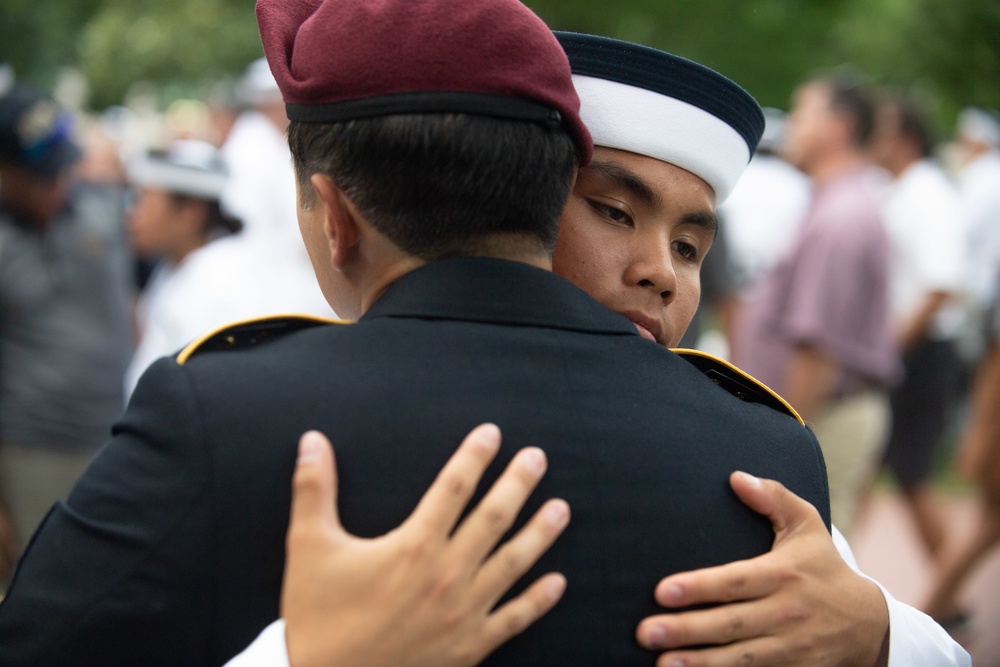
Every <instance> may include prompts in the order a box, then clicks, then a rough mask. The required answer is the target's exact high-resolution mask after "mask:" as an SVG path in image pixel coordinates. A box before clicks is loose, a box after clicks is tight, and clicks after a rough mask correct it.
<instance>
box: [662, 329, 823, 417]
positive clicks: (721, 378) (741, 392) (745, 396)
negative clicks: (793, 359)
mask: <svg viewBox="0 0 1000 667" xmlns="http://www.w3.org/2000/svg"><path fill="white" fill-rule="evenodd" d="M670 351H671V352H673V353H675V354H677V355H678V356H679V357H681V358H682V359H684V360H685V361H687V362H688V363H690V364H691V365H692V366H694V367H695V368H697V369H698V370H700V371H701V372H702V373H704V374H705V375H706V376H707V377H708V379H710V380H711V381H712V382H714V383H715V384H717V385H719V386H720V387H722V388H723V389H725V390H726V391H728V392H729V393H730V394H732V395H733V396H736V397H737V398H739V399H740V400H741V401H748V402H750V403H761V404H763V405H766V406H767V407H769V408H772V409H774V410H777V411H778V412H782V413H784V414H786V415H789V416H790V417H794V418H795V419H797V420H798V422H799V423H800V424H802V425H803V426H805V422H804V421H802V417H800V416H799V413H798V412H796V411H795V408H793V407H792V406H791V405H789V404H788V401H786V400H785V399H783V398H782V397H781V396H779V395H778V394H777V393H775V392H773V391H771V389H769V388H768V387H767V386H766V385H764V384H763V383H761V382H758V381H757V380H755V379H754V378H753V377H751V376H750V375H748V374H747V373H744V372H743V371H741V370H740V369H739V368H737V367H736V366H733V365H732V364H731V363H729V362H728V361H726V360H725V359H720V358H718V357H716V356H714V355H711V354H708V353H706V352H702V351H700V350H686V349H681V348H677V349H672V350H670Z"/></svg>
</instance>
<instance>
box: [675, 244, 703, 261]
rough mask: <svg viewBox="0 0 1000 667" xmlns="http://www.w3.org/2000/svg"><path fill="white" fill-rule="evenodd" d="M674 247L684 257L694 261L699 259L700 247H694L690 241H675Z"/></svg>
mask: <svg viewBox="0 0 1000 667" xmlns="http://www.w3.org/2000/svg"><path fill="white" fill-rule="evenodd" d="M674 249H675V250H676V251H677V254H679V255H680V256H681V257H683V258H684V259H687V260H690V261H692V262H696V261H698V248H696V247H694V246H693V245H691V244H690V243H684V242H683V241H675V242H674Z"/></svg>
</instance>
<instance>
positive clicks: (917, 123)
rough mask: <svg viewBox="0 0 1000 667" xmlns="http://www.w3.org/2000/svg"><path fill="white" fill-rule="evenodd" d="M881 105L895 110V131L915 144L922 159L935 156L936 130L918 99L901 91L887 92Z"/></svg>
mask: <svg viewBox="0 0 1000 667" xmlns="http://www.w3.org/2000/svg"><path fill="white" fill-rule="evenodd" d="M879 105H882V106H885V107H886V108H889V109H892V110H893V112H894V113H895V119H894V120H895V123H896V127H895V128H893V129H894V130H895V131H896V132H898V133H899V134H900V135H902V136H904V137H906V138H907V139H909V140H910V141H912V142H914V143H915V144H916V145H917V148H918V149H919V150H920V155H921V157H931V156H933V154H934V145H935V143H936V137H935V135H934V129H933V127H932V126H931V122H930V116H929V114H928V113H927V111H926V109H925V108H924V107H923V106H922V105H921V104H920V103H918V102H917V100H916V99H914V98H913V97H912V96H910V95H907V94H905V93H903V92H900V91H896V90H886V91H884V92H883V94H882V97H881V99H880V100H879Z"/></svg>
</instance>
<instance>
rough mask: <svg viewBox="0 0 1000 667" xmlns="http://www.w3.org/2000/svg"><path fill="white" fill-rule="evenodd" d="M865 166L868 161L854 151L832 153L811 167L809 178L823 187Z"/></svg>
mask: <svg viewBox="0 0 1000 667" xmlns="http://www.w3.org/2000/svg"><path fill="white" fill-rule="evenodd" d="M866 165H868V160H867V158H865V156H864V155H862V154H861V153H859V152H858V151H856V150H854V149H846V150H842V151H839V152H837V153H833V154H831V155H829V156H827V157H826V158H824V159H823V160H821V161H819V162H818V163H817V164H815V165H813V168H812V169H810V170H809V177H810V178H811V179H812V180H813V181H814V182H816V183H817V184H819V185H823V184H825V183H829V182H830V181H833V180H836V179H837V178H839V177H840V176H843V175H844V174H846V173H848V172H852V171H857V170H859V169H861V168H862V167H865V166H866Z"/></svg>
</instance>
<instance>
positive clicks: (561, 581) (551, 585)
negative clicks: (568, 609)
mask: <svg viewBox="0 0 1000 667" xmlns="http://www.w3.org/2000/svg"><path fill="white" fill-rule="evenodd" d="M565 590H566V578H565V577H553V578H552V580H551V581H549V582H548V583H547V584H546V585H545V594H546V595H548V596H549V599H550V600H558V599H559V598H560V597H562V594H563V592H564V591H565Z"/></svg>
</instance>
